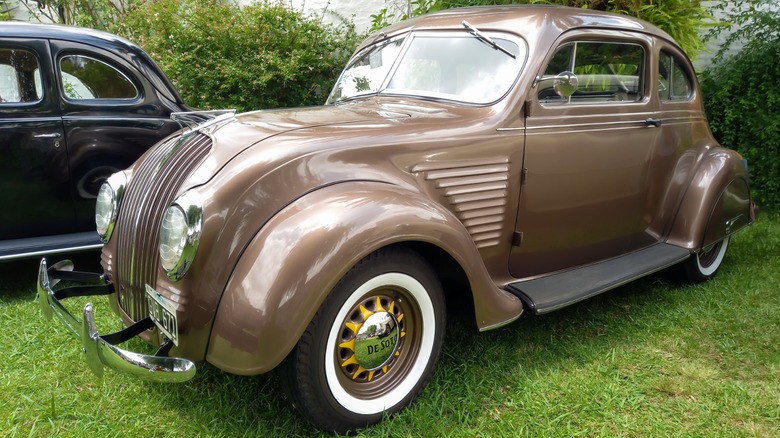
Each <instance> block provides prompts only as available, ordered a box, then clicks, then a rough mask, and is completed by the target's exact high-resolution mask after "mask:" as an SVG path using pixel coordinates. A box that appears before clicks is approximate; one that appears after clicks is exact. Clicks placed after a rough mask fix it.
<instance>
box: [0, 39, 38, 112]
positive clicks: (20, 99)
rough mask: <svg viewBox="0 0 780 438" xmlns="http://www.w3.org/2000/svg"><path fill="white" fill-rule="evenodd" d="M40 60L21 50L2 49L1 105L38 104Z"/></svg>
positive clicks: (0, 74)
mask: <svg viewBox="0 0 780 438" xmlns="http://www.w3.org/2000/svg"><path fill="white" fill-rule="evenodd" d="M40 84H41V73H40V69H39V68H38V58H36V57H35V55H34V54H33V53H31V52H28V51H27V50H21V49H0V103H27V102H38V101H40V100H41V98H42V97H43V93H42V92H41V85H40Z"/></svg>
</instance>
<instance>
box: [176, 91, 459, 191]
mask: <svg viewBox="0 0 780 438" xmlns="http://www.w3.org/2000/svg"><path fill="white" fill-rule="evenodd" d="M453 117H457V115H455V114H453V113H452V112H450V111H448V110H447V109H445V108H444V107H441V106H437V105H431V106H425V107H423V106H420V105H413V104H404V103H392V104H387V103H385V104H383V103H378V102H365V101H363V102H357V103H348V104H340V105H335V106H320V107H306V108H294V109H282V110H268V111H255V112H250V113H244V114H239V115H237V116H235V117H234V118H232V119H229V120H227V121H224V122H222V123H218V124H215V125H213V126H210V127H207V128H205V129H203V132H205V133H206V134H208V135H209V136H210V137H211V138H212V139H213V142H214V145H213V149H212V152H211V154H210V155H209V157H208V158H207V159H206V160H205V161H204V162H203V163H202V164H201V166H200V167H199V169H198V170H197V171H196V172H195V173H194V174H193V175H192V177H191V178H189V184H188V185H189V186H195V185H200V184H203V183H206V182H207V181H208V180H209V179H211V178H213V177H214V175H216V174H217V173H218V172H220V170H221V169H223V168H224V167H226V166H240V167H243V166H246V165H249V164H250V163H251V164H252V165H253V166H258V165H260V166H261V167H266V166H271V167H275V166H278V165H281V164H282V163H284V162H287V161H291V160H293V159H295V158H297V157H300V156H303V155H308V154H311V153H314V152H317V151H320V150H324V149H330V148H336V147H338V148H349V147H352V146H364V145H365V144H366V142H367V139H370V140H371V141H372V142H376V141H378V136H379V135H380V134H379V133H381V135H383V136H384V135H388V134H386V133H392V134H391V135H394V136H397V135H399V134H401V135H402V134H404V133H409V132H410V130H414V131H417V132H421V130H423V131H424V130H425V129H430V127H428V128H424V127H422V126H419V123H411V124H410V123H409V122H412V121H414V120H418V121H419V120H427V121H429V122H430V121H438V124H439V125H440V126H441V125H442V124H441V121H442V120H441V119H442V118H453Z"/></svg>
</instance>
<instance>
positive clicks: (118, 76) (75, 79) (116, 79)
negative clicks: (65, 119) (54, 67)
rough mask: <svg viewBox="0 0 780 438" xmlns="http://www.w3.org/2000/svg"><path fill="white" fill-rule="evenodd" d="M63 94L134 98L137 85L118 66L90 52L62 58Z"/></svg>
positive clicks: (69, 96) (87, 97)
mask: <svg viewBox="0 0 780 438" xmlns="http://www.w3.org/2000/svg"><path fill="white" fill-rule="evenodd" d="M60 79H61V82H60V83H61V84H62V92H63V95H64V96H65V97H66V98H67V99H71V100H94V99H112V100H116V99H135V98H137V97H138V89H137V88H136V87H135V85H133V83H132V82H131V81H130V79H128V78H127V76H125V75H124V74H123V73H122V72H120V71H119V70H117V69H116V68H114V67H112V66H110V65H108V64H106V63H105V62H103V61H99V60H97V59H94V58H90V57H88V56H81V55H68V56H63V57H62V58H61V59H60Z"/></svg>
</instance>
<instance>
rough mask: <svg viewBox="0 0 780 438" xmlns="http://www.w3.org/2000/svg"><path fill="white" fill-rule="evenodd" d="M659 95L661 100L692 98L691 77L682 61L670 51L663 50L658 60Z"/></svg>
mask: <svg viewBox="0 0 780 438" xmlns="http://www.w3.org/2000/svg"><path fill="white" fill-rule="evenodd" d="M658 78H659V82H660V83H659V84H658V97H660V98H661V100H666V101H674V100H678V101H679V100H690V99H691V90H692V89H693V87H692V85H691V78H690V77H689V76H688V73H686V71H685V69H684V68H683V67H682V65H681V64H680V62H679V61H678V60H677V59H676V58H675V57H674V56H673V55H672V54H670V53H668V52H666V51H661V58H660V60H659V62H658Z"/></svg>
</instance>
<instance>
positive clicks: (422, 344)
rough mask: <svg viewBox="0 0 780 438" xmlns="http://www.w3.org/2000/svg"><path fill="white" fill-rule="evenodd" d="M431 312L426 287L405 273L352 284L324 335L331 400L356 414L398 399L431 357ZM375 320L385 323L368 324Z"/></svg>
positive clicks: (383, 407) (411, 386)
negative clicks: (352, 289) (328, 330)
mask: <svg viewBox="0 0 780 438" xmlns="http://www.w3.org/2000/svg"><path fill="white" fill-rule="evenodd" d="M434 316H435V315H434V312H433V305H432V303H431V300H430V298H429V297H428V294H427V291H426V289H425V287H424V286H423V285H422V284H421V283H420V282H419V281H417V280H416V279H414V278H413V277H411V276H408V275H406V274H401V273H389V274H383V275H379V276H377V277H374V278H372V279H371V280H369V281H367V282H366V283H364V284H363V285H361V286H360V287H359V288H358V289H357V290H355V292H353V293H352V295H351V296H350V297H349V298H348V299H347V300H346V301H345V302H344V304H343V306H342V307H341V309H340V311H339V313H338V314H337V316H336V319H335V321H334V324H333V326H332V328H331V330H330V332H329V335H328V341H327V342H328V344H327V351H326V356H325V358H326V361H325V377H326V380H327V384H328V387H329V388H330V390H331V394H332V395H333V397H334V398H335V399H336V401H337V402H338V403H339V404H341V405H342V406H343V407H344V408H346V409H348V410H350V411H352V412H354V413H358V414H376V413H380V412H383V411H385V410H387V409H390V408H392V407H393V406H395V405H397V404H398V403H399V402H401V401H402V400H403V399H404V398H405V397H406V396H407V395H408V394H410V393H411V392H412V391H413V389H414V387H415V385H416V384H417V383H418V382H419V381H420V379H421V378H422V376H423V375H424V372H425V368H426V366H427V365H428V363H429V362H430V359H431V352H432V350H433V344H434V342H433V340H434V335H435V333H434V332H435V330H436V329H435V325H434V324H433V323H432V321H434V320H435V319H434ZM377 321H381V322H383V323H386V325H385V326H384V327H383V328H382V327H379V328H377V330H376V331H373V330H370V329H369V328H368V327H369V326H371V325H375V326H376V325H381V324H377ZM426 321H430V323H427V322H426ZM388 325H389V326H390V327H388ZM388 329H389V330H388ZM380 331H386V332H387V333H386V334H384V333H379V332H380ZM359 337H360V339H358V338H359ZM368 347H373V348H372V349H371V350H372V351H369V348H368Z"/></svg>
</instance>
